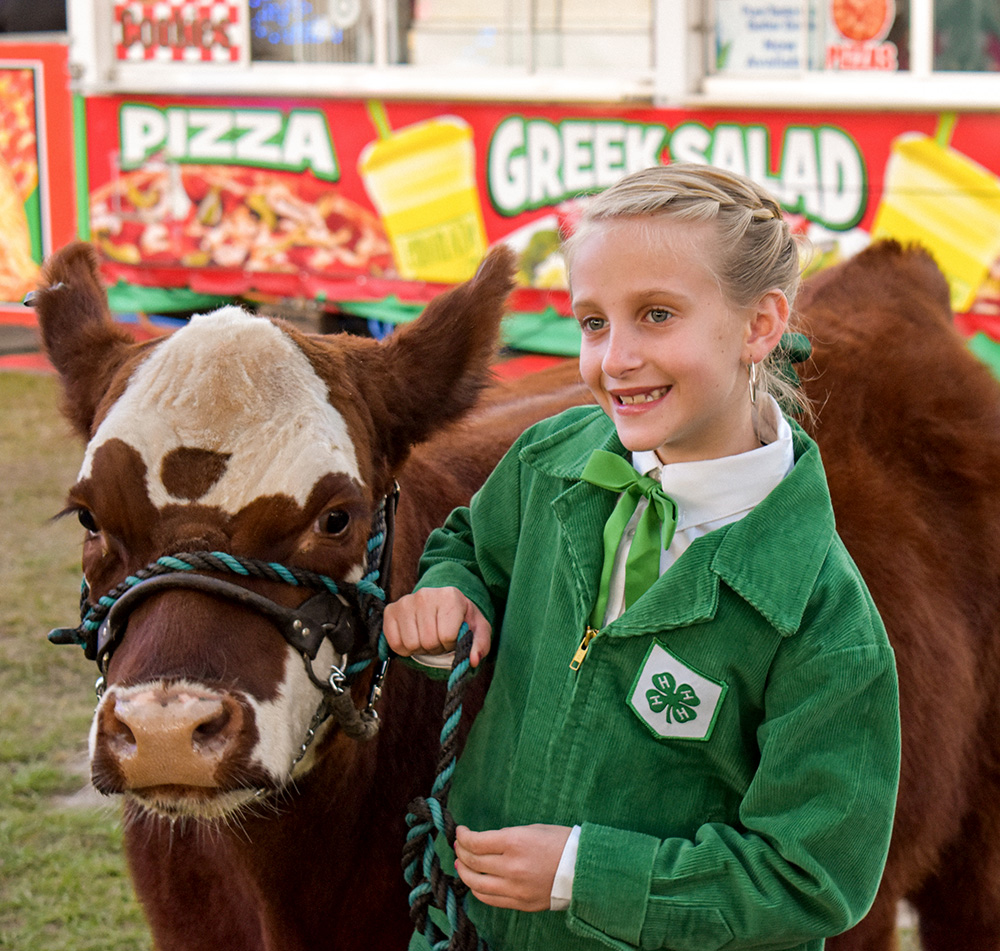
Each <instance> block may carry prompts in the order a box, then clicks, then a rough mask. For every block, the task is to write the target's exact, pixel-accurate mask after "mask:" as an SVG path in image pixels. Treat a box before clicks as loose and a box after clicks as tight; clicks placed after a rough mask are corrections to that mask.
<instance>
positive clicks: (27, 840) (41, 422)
mask: <svg viewBox="0 0 1000 951" xmlns="http://www.w3.org/2000/svg"><path fill="white" fill-rule="evenodd" d="M57 399H58V391H57V386H56V382H55V380H54V379H53V378H51V377H48V376H33V375H27V374H18V373H0V513H2V516H3V517H2V518H0V949H4V951H6V949H10V951H148V949H149V948H150V939H149V934H148V931H147V929H146V927H145V924H144V922H143V919H142V915H141V913H140V911H139V908H138V906H137V904H136V902H135V899H134V898H133V896H132V891H131V887H130V885H129V881H128V876H127V873H126V870H125V863H124V860H123V858H122V852H121V831H120V826H119V818H118V817H119V814H118V808H117V805H115V804H114V803H109V804H104V805H102V804H101V803H99V802H98V803H96V804H95V802H94V796H92V795H90V794H88V793H87V790H88V788H89V784H88V782H87V777H86V737H87V730H88V727H89V723H90V716H91V713H92V711H93V706H94V692H93V682H94V680H95V678H96V668H95V666H94V665H93V663H91V662H90V661H87V660H86V659H85V658H84V656H83V652H82V651H81V650H80V649H79V648H76V647H53V646H52V645H51V644H49V643H48V642H47V641H46V639H45V634H46V632H47V631H48V630H49V629H50V628H53V627H59V626H72V625H74V624H76V622H77V620H78V618H77V616H76V604H77V600H78V595H79V585H80V569H79V553H80V552H79V546H80V540H81V530H80V527H79V525H78V524H77V522H76V520H75V519H64V520H62V521H57V522H52V521H50V519H51V517H52V516H53V515H54V514H55V513H56V512H58V511H59V510H60V509H61V508H62V505H63V499H64V494H65V491H66V488H67V487H68V486H69V485H71V484H72V482H73V481H74V478H75V475H76V471H77V468H78V467H79V464H80V460H81V458H82V455H83V451H82V446H81V444H80V443H79V442H78V441H77V440H76V439H75V438H74V437H73V436H71V435H70V433H69V429H68V426H67V425H66V424H65V423H64V422H63V421H62V419H61V417H59V415H58V414H57V412H56V402H57ZM900 937H901V942H900V951H919V945H918V943H917V941H916V939H915V937H914V935H913V932H912V929H910V928H905V929H903V930H902V932H901V936H900ZM220 951H239V949H220Z"/></svg>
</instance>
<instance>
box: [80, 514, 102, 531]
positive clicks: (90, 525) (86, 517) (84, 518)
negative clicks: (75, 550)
mask: <svg viewBox="0 0 1000 951" xmlns="http://www.w3.org/2000/svg"><path fill="white" fill-rule="evenodd" d="M76 517H77V519H79V522H80V524H81V525H82V526H83V527H84V528H85V529H87V531H88V532H93V533H94V534H96V533H97V532H99V531H100V529H99V528H98V527H97V519H96V518H94V513H93V512H91V511H90V509H77V510H76Z"/></svg>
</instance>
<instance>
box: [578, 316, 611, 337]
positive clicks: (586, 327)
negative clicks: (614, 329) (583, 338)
mask: <svg viewBox="0 0 1000 951" xmlns="http://www.w3.org/2000/svg"><path fill="white" fill-rule="evenodd" d="M605 323H607V321H605V319H604V318H603V317H583V318H581V320H580V329H581V330H583V332H584V333H585V334H592V333H596V332H597V331H598V330H603V329H604V325H605Z"/></svg>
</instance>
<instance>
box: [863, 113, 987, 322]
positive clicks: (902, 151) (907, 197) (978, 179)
mask: <svg viewBox="0 0 1000 951" xmlns="http://www.w3.org/2000/svg"><path fill="white" fill-rule="evenodd" d="M943 126H944V127H945V128H947V129H948V130H949V131H950V126H949V125H948V123H947V122H945V123H943ZM941 138H942V136H941V135H940V134H939V135H938V136H936V137H935V138H931V137H930V136H926V135H922V134H920V133H916V132H912V133H905V134H903V135H901V136H899V137H897V138H896V139H895V140H894V141H893V143H892V147H891V152H890V156H889V161H888V163H887V164H886V168H885V182H884V190H883V193H882V200H881V202H880V203H879V206H878V208H877V209H876V212H875V219H874V221H873V223H872V231H871V234H872V238H873V239H874V238H895V239H896V240H898V241H901V242H904V243H905V242H910V241H913V242H919V243H920V244H922V245H923V246H924V247H926V248H927V249H928V251H930V253H931V254H932V255H933V256H934V259H935V261H936V262H937V264H938V267H940V268H941V270H942V271H943V272H944V274H945V277H947V279H948V284H949V287H950V289H951V304H952V307H953V308H954V309H955V310H956V311H964V310H968V308H969V307H970V306H971V305H972V302H973V300H974V299H975V296H976V292H977V291H978V289H979V287H980V285H981V284H982V283H983V281H984V280H985V279H986V276H987V274H988V272H989V270H990V267H991V266H992V265H993V263H994V261H996V260H997V258H1000V179H998V178H997V176H996V175H994V174H993V173H992V172H990V171H989V170H988V169H986V168H983V167H982V166H981V165H979V164H977V163H976V162H973V161H972V160H971V159H969V158H968V157H966V156H965V155H962V154H961V153H960V152H957V151H955V150H954V149H953V148H951V147H949V146H948V145H947V144H945V143H944V142H942V141H941Z"/></svg>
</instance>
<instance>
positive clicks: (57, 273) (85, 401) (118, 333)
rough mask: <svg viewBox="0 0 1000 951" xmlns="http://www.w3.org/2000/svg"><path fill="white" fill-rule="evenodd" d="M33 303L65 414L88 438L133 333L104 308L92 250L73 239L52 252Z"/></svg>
mask: <svg viewBox="0 0 1000 951" xmlns="http://www.w3.org/2000/svg"><path fill="white" fill-rule="evenodd" d="M31 304H32V306H34V308H35V311H36V313H37V315H38V324H39V327H40V329H41V334H42V344H43V346H44V348H45V352H46V354H47V355H48V357H49V359H50V360H51V361H52V365H53V366H54V367H55V368H56V371H57V372H58V374H59V377H60V380H61V382H62V387H63V398H62V411H63V414H64V415H65V416H66V418H67V419H68V420H69V421H70V422H71V423H72V424H73V427H74V428H75V429H76V431H77V432H78V433H79V434H80V435H81V436H83V437H84V438H85V439H86V438H88V437H89V436H90V431H91V424H92V423H93V421H94V415H95V413H96V410H97V405H98V403H99V402H100V400H101V397H102V396H103V395H104V393H105V392H106V391H107V389H108V385H109V383H110V381H111V380H112V378H113V377H114V375H115V373H116V372H117V370H118V368H119V367H120V366H121V364H122V362H123V361H124V360H125V358H126V357H127V356H128V354H129V353H130V352H131V351H132V350H134V349H135V344H134V342H133V340H132V337H131V335H130V334H129V333H128V331H127V330H125V328H124V327H120V326H119V325H117V324H116V323H115V322H114V320H113V319H112V317H111V313H110V311H109V310H108V298H107V293H106V292H105V290H104V285H103V284H102V283H101V279H100V275H99V272H98V264H97V255H96V253H95V252H94V249H93V248H92V247H91V246H90V245H88V244H85V243H83V242H75V243H73V244H70V245H67V246H66V247H65V248H63V249H62V250H60V251H58V252H57V253H56V254H55V255H53V256H52V257H51V258H50V259H49V260H48V261H47V262H46V265H45V267H44V269H43V271H42V277H41V279H40V281H39V286H38V290H37V291H35V292H34V294H33V295H31Z"/></svg>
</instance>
